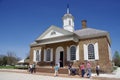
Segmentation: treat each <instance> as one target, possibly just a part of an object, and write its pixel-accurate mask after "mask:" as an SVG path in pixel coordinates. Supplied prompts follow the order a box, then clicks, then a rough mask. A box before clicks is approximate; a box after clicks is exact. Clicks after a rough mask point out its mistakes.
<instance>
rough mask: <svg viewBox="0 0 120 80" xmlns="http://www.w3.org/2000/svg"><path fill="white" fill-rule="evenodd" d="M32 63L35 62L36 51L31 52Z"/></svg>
mask: <svg viewBox="0 0 120 80" xmlns="http://www.w3.org/2000/svg"><path fill="white" fill-rule="evenodd" d="M33 62H36V50H33Z"/></svg>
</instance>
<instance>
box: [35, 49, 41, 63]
mask: <svg viewBox="0 0 120 80" xmlns="http://www.w3.org/2000/svg"><path fill="white" fill-rule="evenodd" d="M36 61H40V54H39V50H36Z"/></svg>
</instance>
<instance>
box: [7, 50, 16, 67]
mask: <svg viewBox="0 0 120 80" xmlns="http://www.w3.org/2000/svg"><path fill="white" fill-rule="evenodd" d="M7 59H8V60H7V64H8V65H15V64H16V63H17V61H18V57H17V56H16V54H15V53H14V52H11V51H9V52H7Z"/></svg>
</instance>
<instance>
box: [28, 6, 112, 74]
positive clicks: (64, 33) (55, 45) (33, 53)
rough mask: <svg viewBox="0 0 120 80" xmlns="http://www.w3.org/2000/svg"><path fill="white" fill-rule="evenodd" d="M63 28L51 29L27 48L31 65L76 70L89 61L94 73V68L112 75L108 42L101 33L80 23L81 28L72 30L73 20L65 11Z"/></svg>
mask: <svg viewBox="0 0 120 80" xmlns="http://www.w3.org/2000/svg"><path fill="white" fill-rule="evenodd" d="M62 20H63V28H60V27H58V26H55V25H51V26H50V27H49V28H48V29H47V30H46V31H45V32H43V33H42V34H41V35H40V36H39V37H38V38H37V39H35V41H34V42H33V43H31V45H30V64H32V63H34V62H35V63H36V64H37V68H40V67H50V66H51V64H52V65H53V66H54V65H55V64H58V63H59V62H61V63H60V67H61V68H66V67H67V65H68V64H69V63H72V64H73V66H74V67H78V65H79V64H80V63H81V62H84V63H86V61H90V63H91V65H92V68H93V69H94V68H95V66H96V65H97V64H99V65H100V68H101V70H102V71H105V72H111V70H112V56H111V40H110V36H109V33H108V32H107V31H104V30H99V29H94V28H90V27H88V26H87V21H86V20H82V21H81V25H82V27H81V28H80V29H79V30H75V29H74V28H75V26H74V16H73V15H72V14H71V13H70V12H69V8H67V12H66V14H64V16H63V17H62Z"/></svg>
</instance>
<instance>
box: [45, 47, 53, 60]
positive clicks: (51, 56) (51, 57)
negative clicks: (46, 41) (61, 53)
mask: <svg viewBox="0 0 120 80" xmlns="http://www.w3.org/2000/svg"><path fill="white" fill-rule="evenodd" d="M47 50H50V60H49V61H47ZM44 61H45V62H51V61H53V49H52V48H47V49H44Z"/></svg>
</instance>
